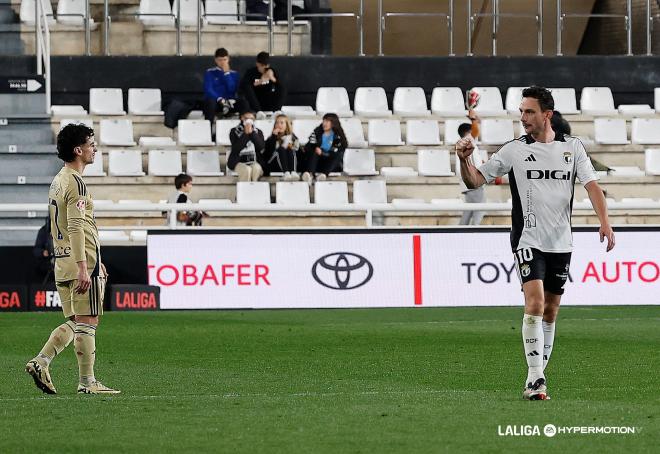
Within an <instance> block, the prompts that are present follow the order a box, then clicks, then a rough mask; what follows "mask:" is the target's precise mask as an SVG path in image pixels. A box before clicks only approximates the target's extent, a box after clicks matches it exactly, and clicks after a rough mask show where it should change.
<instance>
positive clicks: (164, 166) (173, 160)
mask: <svg viewBox="0 0 660 454" xmlns="http://www.w3.org/2000/svg"><path fill="white" fill-rule="evenodd" d="M148 166H149V175H153V176H159V177H175V176H177V175H179V174H180V173H183V166H182V164H181V152H180V151H179V150H174V149H170V150H149V164H148Z"/></svg>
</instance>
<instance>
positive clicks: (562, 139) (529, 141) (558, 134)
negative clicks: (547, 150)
mask: <svg viewBox="0 0 660 454" xmlns="http://www.w3.org/2000/svg"><path fill="white" fill-rule="evenodd" d="M520 139H522V140H524V141H525V143H526V144H527V145H531V144H533V143H534V142H536V140H534V138H533V137H532V136H531V135H528V134H525V135H524V136H522V137H521V138H520ZM555 142H566V137H565V135H564V134H562V133H561V132H555Z"/></svg>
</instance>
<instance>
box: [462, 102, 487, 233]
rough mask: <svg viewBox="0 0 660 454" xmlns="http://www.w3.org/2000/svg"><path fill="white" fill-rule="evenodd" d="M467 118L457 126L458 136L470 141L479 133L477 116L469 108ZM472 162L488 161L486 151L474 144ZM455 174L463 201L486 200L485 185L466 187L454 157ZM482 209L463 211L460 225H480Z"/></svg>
mask: <svg viewBox="0 0 660 454" xmlns="http://www.w3.org/2000/svg"><path fill="white" fill-rule="evenodd" d="M468 118H469V119H470V123H463V124H461V125H459V127H458V136H459V137H460V138H461V139H462V138H464V137H468V136H469V137H470V138H471V139H472V141H476V137H475V136H478V135H479V117H478V116H477V114H476V113H475V112H474V110H470V111H469V112H468ZM470 159H472V164H473V165H474V166H475V167H477V168H479V167H481V165H482V164H484V163H485V162H486V161H488V152H487V151H485V150H481V149H479V147H477V146H476V144H475V146H474V152H473V153H472V156H470ZM456 175H458V177H459V184H460V187H461V193H462V194H463V197H464V198H465V203H485V202H486V192H485V186H486V185H483V186H481V187H479V188H477V189H468V188H467V186H466V185H465V183H464V182H463V179H462V178H461V166H460V161H459V159H458V158H456ZM484 214H485V213H484V212H483V211H464V212H463V216H461V220H460V225H480V224H481V221H482V220H483V218H484Z"/></svg>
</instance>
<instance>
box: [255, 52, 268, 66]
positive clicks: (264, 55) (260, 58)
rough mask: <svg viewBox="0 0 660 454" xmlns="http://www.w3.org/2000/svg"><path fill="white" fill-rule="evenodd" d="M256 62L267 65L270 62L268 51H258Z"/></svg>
mask: <svg viewBox="0 0 660 454" xmlns="http://www.w3.org/2000/svg"><path fill="white" fill-rule="evenodd" d="M257 63H261V64H262V65H267V64H269V63H270V54H269V53H268V52H259V53H258V54H257Z"/></svg>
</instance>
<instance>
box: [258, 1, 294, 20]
mask: <svg viewBox="0 0 660 454" xmlns="http://www.w3.org/2000/svg"><path fill="white" fill-rule="evenodd" d="M268 3H269V0H247V1H246V7H247V8H246V9H247V13H248V14H260V15H261V16H252V17H249V16H248V20H254V21H265V20H266V17H265V16H268ZM273 3H274V4H273V15H274V16H275V17H274V18H273V20H276V21H283V20H287V0H273ZM292 9H293V14H302V13H303V11H304V10H303V9H302V8H301V7H299V6H296V5H293V6H292Z"/></svg>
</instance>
